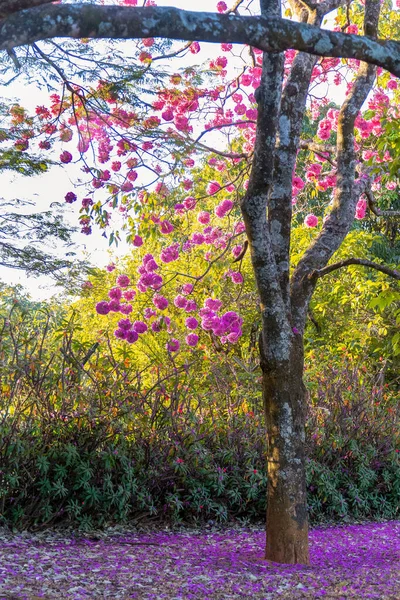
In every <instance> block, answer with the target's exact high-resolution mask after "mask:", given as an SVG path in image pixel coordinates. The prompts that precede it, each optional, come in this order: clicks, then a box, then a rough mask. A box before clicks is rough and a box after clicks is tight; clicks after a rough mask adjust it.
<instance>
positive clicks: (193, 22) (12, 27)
mask: <svg viewBox="0 0 400 600" xmlns="http://www.w3.org/2000/svg"><path fill="white" fill-rule="evenodd" d="M55 37H67V38H77V39H79V38H94V39H107V38H108V39H133V38H143V37H161V38H169V39H178V40H188V41H189V40H199V41H204V42H231V43H237V44H249V45H251V46H254V47H256V48H259V49H260V50H264V51H266V52H269V51H272V52H276V51H284V50H287V49H289V48H294V49H296V50H300V51H303V52H306V53H308V54H314V55H317V56H333V57H343V58H356V59H359V60H362V61H365V62H368V63H371V64H375V65H377V66H380V67H383V68H385V69H387V70H388V71H390V72H391V73H393V74H394V75H396V76H400V43H399V42H397V41H394V40H389V41H386V40H378V41H375V40H373V39H371V38H369V37H365V36H357V35H349V34H344V33H340V32H333V31H327V30H324V29H320V28H319V27H316V26H313V25H307V24H305V23H295V22H293V21H290V20H287V19H282V18H280V17H273V16H271V17H268V18H266V17H263V16H258V17H257V16H255V17H245V16H241V15H236V14H226V15H224V14H223V15H221V14H215V13H206V12H192V11H185V10H181V9H177V8H172V7H146V8H133V7H121V6H99V5H91V4H57V5H54V4H51V5H46V6H39V7H36V8H31V9H27V10H24V11H19V12H18V13H15V14H13V15H11V16H9V17H8V18H7V19H4V20H3V22H2V23H1V28H0V49H3V50H7V49H11V48H14V47H16V46H24V45H27V44H32V43H33V42H37V41H39V40H45V39H49V38H55Z"/></svg>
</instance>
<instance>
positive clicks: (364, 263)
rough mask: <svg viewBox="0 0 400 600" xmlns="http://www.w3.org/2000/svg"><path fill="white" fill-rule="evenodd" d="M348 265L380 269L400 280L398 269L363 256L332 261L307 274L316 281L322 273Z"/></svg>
mask: <svg viewBox="0 0 400 600" xmlns="http://www.w3.org/2000/svg"><path fill="white" fill-rule="evenodd" d="M350 265H361V266H362V267H368V268H369V269H375V270H376V271H380V272H381V273H385V275H389V276H390V277H394V279H398V280H400V271H396V270H395V269H389V267H385V266H384V265H380V264H379V263H375V262H372V261H371V260H366V259H365V258H347V259H346V260H341V261H340V262H337V263H333V264H332V265H328V266H327V267H324V268H323V269H319V270H316V271H313V272H312V273H310V275H309V276H308V277H309V279H311V280H313V281H316V280H317V279H319V278H320V277H323V276H324V275H328V273H332V271H337V269H342V268H343V267H349V266H350Z"/></svg>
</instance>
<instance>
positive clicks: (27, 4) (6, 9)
mask: <svg viewBox="0 0 400 600" xmlns="http://www.w3.org/2000/svg"><path fill="white" fill-rule="evenodd" d="M51 2H54V0H0V19H4V18H6V17H8V16H9V15H12V14H14V13H16V12H19V11H20V10H25V9H27V8H33V7H35V6H42V4H50V3H51Z"/></svg>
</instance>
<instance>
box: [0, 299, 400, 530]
mask: <svg viewBox="0 0 400 600" xmlns="http://www.w3.org/2000/svg"><path fill="white" fill-rule="evenodd" d="M31 308H32V307H30V308H29V310H28V309H26V308H25V307H23V306H22V307H21V306H20V305H18V304H16V305H15V306H14V307H13V308H12V309H11V312H9V313H8V314H7V316H6V317H5V318H4V323H3V327H2V329H1V330H0V331H1V336H0V360H1V371H0V386H1V400H0V524H3V525H4V524H6V525H10V526H12V527H18V528H22V529H24V528H27V527H40V526H46V525H50V524H56V523H62V522H64V523H69V524H72V525H74V526H77V527H80V528H82V529H85V530H90V529H93V528H95V527H101V526H104V525H105V524H109V523H116V522H126V521H128V520H131V521H132V520H133V521H134V522H140V521H142V520H147V521H148V520H157V521H169V522H174V523H176V522H183V521H185V522H189V523H203V522H206V521H210V520H211V521H213V522H224V521H227V520H232V519H240V520H243V521H246V522H247V521H257V520H264V514H265V497H266V472H265V435H264V425H263V410H262V403H261V399H260V396H259V384H258V381H257V380H258V378H259V375H260V373H259V371H258V369H257V365H256V364H255V363H254V361H253V362H252V360H253V359H252V356H253V355H252V349H251V348H250V349H248V350H247V353H246V352H245V350H243V349H242V353H241V355H240V357H238V356H237V355H227V354H221V355H219V356H218V359H216V358H215V357H212V359H210V360H207V361H204V357H202V358H201V360H200V358H199V359H194V360H193V361H192V363H190V362H189V361H183V362H181V363H180V364H177V363H176V362H175V361H174V360H173V359H172V358H170V357H165V360H164V362H163V363H156V362H153V364H151V365H150V366H149V367H147V368H146V369H143V368H142V365H140V368H138V365H137V363H136V362H135V361H134V360H132V357H129V356H128V355H124V354H122V355H121V354H116V352H115V349H114V347H113V345H112V343H111V342H110V340H109V339H108V338H107V336H106V335H105V337H104V338H103V340H102V343H101V346H99V345H98V344H96V343H95V344H93V343H92V342H90V343H89V342H84V341H82V339H81V337H80V336H79V323H78V325H77V323H76V321H75V320H74V317H73V316H72V317H71V316H69V317H68V318H66V317H65V316H64V315H63V314H62V311H58V312H57V311H54V312H51V311H49V310H47V311H46V310H43V309H42V308H41V307H39V308H38V309H36V310H34V311H33V312H32V310H31ZM350 358H351V357H350ZM350 358H348V359H346V360H345V361H344V362H343V361H342V366H341V368H337V369H332V367H330V366H328V365H327V366H326V367H324V361H323V359H322V358H320V361H319V363H318V366H311V367H309V368H308V370H307V372H306V380H307V385H308V387H309V391H310V398H309V414H308V421H307V455H308V462H307V478H308V492H309V495H308V497H309V510H310V516H311V519H312V522H314V523H315V522H320V521H333V520H353V519H366V518H374V519H376V518H394V517H396V515H398V512H397V511H398V506H399V505H400V469H399V460H398V457H399V454H398V448H399V444H398V441H399V440H398V431H399V427H398V407H397V406H396V404H395V396H396V393H395V391H393V390H391V389H389V388H388V387H387V386H386V385H385V384H384V383H383V381H382V377H381V375H382V373H378V374H377V375H376V376H375V377H372V376H371V375H369V374H368V373H367V372H364V371H366V369H363V367H361V368H360V367H356V366H354V365H353V363H352V362H351V360H350ZM312 364H314V363H312ZM396 436H397V437H396Z"/></svg>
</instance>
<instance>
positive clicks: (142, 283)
mask: <svg viewBox="0 0 400 600" xmlns="http://www.w3.org/2000/svg"><path fill="white" fill-rule="evenodd" d="M157 269H158V264H157V263H156V261H155V260H154V257H153V255H152V254H146V255H145V256H144V257H143V260H142V264H141V265H140V266H139V267H138V273H139V275H140V278H139V281H138V283H137V289H138V290H139V291H140V292H146V291H147V289H148V288H151V289H153V290H158V289H160V287H161V286H162V283H163V278H162V276H161V275H159V274H158V273H156V272H155V271H157Z"/></svg>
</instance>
